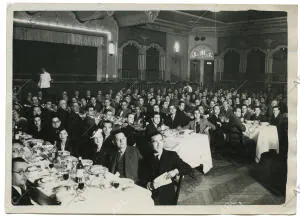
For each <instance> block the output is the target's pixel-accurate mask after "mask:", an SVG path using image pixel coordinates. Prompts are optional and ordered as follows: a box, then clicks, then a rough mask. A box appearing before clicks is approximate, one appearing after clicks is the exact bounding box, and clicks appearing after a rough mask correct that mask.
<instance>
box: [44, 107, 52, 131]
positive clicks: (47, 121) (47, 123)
mask: <svg viewBox="0 0 300 218" xmlns="http://www.w3.org/2000/svg"><path fill="white" fill-rule="evenodd" d="M53 115H54V112H53V111H50V110H47V109H45V110H44V111H43V113H42V124H43V126H44V128H46V129H47V130H49V129H50V128H51V124H52V117H53Z"/></svg>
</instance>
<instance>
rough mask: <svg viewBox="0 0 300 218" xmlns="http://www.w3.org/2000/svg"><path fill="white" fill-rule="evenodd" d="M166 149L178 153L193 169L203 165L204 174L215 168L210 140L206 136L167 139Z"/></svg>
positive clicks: (171, 137) (183, 136) (195, 135)
mask: <svg viewBox="0 0 300 218" xmlns="http://www.w3.org/2000/svg"><path fill="white" fill-rule="evenodd" d="M165 149H166V150H170V151H176V152H177V154H178V155H179V157H180V158H181V159H182V160H183V161H184V162H186V163H187V164H189V165H190V166H191V167H193V168H195V167H198V166H199V165H200V164H203V172H204V173H207V172H208V171H209V170H210V169H211V168H212V166H213V164H212V157H211V151H210V144H209V138H208V136H207V135H205V134H194V135H180V136H169V137H166V147H165Z"/></svg>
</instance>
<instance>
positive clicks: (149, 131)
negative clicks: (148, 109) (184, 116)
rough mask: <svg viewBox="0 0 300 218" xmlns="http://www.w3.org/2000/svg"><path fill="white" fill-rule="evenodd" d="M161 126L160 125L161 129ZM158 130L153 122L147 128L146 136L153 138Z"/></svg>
mask: <svg viewBox="0 0 300 218" xmlns="http://www.w3.org/2000/svg"><path fill="white" fill-rule="evenodd" d="M159 126H160V125H158V127H159ZM157 131H158V129H157V128H156V127H155V125H154V123H153V122H151V123H150V124H149V125H147V126H146V130H145V135H146V137H147V138H149V137H151V136H152V135H153V134H154V133H155V132H157Z"/></svg>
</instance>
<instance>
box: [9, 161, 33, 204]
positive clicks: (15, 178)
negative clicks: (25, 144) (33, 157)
mask: <svg viewBox="0 0 300 218" xmlns="http://www.w3.org/2000/svg"><path fill="white" fill-rule="evenodd" d="M27 167H28V164H27V163H26V161H25V160H24V159H23V158H20V157H16V158H13V159H12V190H11V203H12V204H13V205H33V202H32V199H31V197H30V189H29V188H28V187H27V186H26V183H27V178H26V175H25V174H26V172H27Z"/></svg>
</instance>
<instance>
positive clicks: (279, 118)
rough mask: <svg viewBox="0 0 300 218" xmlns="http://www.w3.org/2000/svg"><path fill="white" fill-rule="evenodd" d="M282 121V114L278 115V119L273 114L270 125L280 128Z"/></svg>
mask: <svg viewBox="0 0 300 218" xmlns="http://www.w3.org/2000/svg"><path fill="white" fill-rule="evenodd" d="M281 120H282V114H278V116H277V117H275V116H274V114H273V115H272V116H271V119H270V124H271V125H274V126H278V125H279V124H280V122H281Z"/></svg>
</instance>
